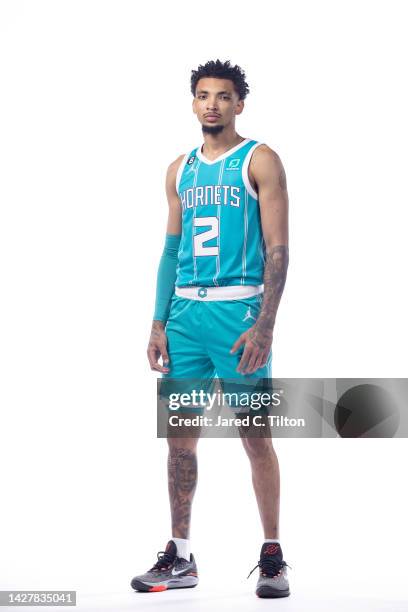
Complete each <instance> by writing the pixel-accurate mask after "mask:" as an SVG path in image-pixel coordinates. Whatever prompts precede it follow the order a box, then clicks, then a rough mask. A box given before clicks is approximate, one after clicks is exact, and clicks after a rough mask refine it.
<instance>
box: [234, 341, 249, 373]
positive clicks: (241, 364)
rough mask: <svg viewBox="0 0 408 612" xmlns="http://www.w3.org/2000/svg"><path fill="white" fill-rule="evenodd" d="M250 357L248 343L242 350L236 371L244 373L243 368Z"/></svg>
mask: <svg viewBox="0 0 408 612" xmlns="http://www.w3.org/2000/svg"><path fill="white" fill-rule="evenodd" d="M250 357H251V349H250V348H249V344H248V343H247V344H245V348H244V352H243V353H242V356H241V359H240V361H239V364H238V367H237V372H241V374H245V368H246V366H247V364H248V361H249V359H250Z"/></svg>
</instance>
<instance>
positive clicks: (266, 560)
mask: <svg viewBox="0 0 408 612" xmlns="http://www.w3.org/2000/svg"><path fill="white" fill-rule="evenodd" d="M285 566H286V567H290V565H288V564H287V563H286V561H279V559H275V558H274V557H272V556H265V557H263V558H261V559H259V561H258V563H257V564H256V565H255V567H254V568H253V569H252V570H251V571H250V572H249V574H248V576H247V578H249V577H250V575H251V574H252V572H254V571H255V570H256V568H257V567H259V568H260V570H261V572H262V573H263V574H266V575H267V576H269V577H270V578H273V577H274V576H276V575H277V574H279V572H280V571H281V569H283V568H284V567H285ZM290 569H292V568H290Z"/></svg>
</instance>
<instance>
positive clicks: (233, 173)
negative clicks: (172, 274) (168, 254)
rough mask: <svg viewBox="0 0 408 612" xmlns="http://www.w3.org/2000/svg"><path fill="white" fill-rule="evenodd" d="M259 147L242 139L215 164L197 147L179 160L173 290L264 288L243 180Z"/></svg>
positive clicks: (254, 210)
mask: <svg viewBox="0 0 408 612" xmlns="http://www.w3.org/2000/svg"><path fill="white" fill-rule="evenodd" d="M260 144H261V143H260V142H257V141H256V140H251V139H250V138H245V140H243V141H242V142H240V143H239V144H238V145H236V146H235V147H233V148H232V149H229V150H228V151H226V152H225V153H223V154H222V155H219V156H218V157H217V158H216V159H214V160H209V159H207V158H206V157H205V156H204V154H203V153H202V150H201V149H202V147H201V146H200V147H196V148H195V149H193V150H192V151H190V152H189V153H187V154H186V155H185V156H184V158H183V160H182V162H181V165H180V167H179V169H178V172H177V179H176V188H177V193H178V195H179V198H180V203H181V207H182V235H181V241H180V247H179V251H178V264H177V278H176V286H177V287H190V286H206V287H217V286H225V285H261V284H262V283H263V272H264V262H265V254H266V248H265V242H264V239H263V234H262V226H261V217H260V210H259V203H258V195H257V193H256V191H255V190H254V189H253V187H252V185H251V184H250V182H249V178H248V166H249V162H250V159H251V156H252V153H253V151H254V150H255V148H256V147H257V146H259V145H260Z"/></svg>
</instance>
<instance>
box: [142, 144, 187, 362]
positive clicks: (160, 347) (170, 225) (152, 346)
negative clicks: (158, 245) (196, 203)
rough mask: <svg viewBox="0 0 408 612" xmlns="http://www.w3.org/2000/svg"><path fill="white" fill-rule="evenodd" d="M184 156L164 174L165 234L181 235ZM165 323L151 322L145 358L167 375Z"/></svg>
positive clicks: (167, 360)
mask: <svg viewBox="0 0 408 612" xmlns="http://www.w3.org/2000/svg"><path fill="white" fill-rule="evenodd" d="M183 157H184V155H180V156H179V157H178V158H177V159H176V160H175V161H174V162H172V163H171V164H170V166H169V167H168V169H167V174H166V196H167V203H168V218H167V229H166V233H167V234H181V204H180V200H179V197H178V193H177V190H176V177H177V170H178V168H179V166H180V163H181V161H182V159H183ZM164 330H165V323H164V322H163V321H156V320H153V322H152V329H151V332H150V339H149V344H148V347H147V357H148V360H149V364H150V369H151V370H157V371H159V372H163V373H167V372H168V371H169V368H168V367H166V364H167V363H168V362H169V356H168V352H167V337H166V334H165V331H164ZM160 356H162V358H163V364H165V365H163V366H161V365H160V364H159V358H160Z"/></svg>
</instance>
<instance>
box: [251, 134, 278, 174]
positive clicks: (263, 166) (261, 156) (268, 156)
mask: <svg viewBox="0 0 408 612" xmlns="http://www.w3.org/2000/svg"><path fill="white" fill-rule="evenodd" d="M249 169H250V173H251V175H252V176H253V177H254V178H255V179H257V178H258V177H259V178H262V177H264V176H269V177H270V178H271V179H273V178H277V179H279V177H280V176H281V175H282V174H283V173H284V168H283V163H282V160H281V158H280V156H279V154H278V153H277V151H275V150H274V149H272V148H271V147H269V146H268V145H267V144H265V143H262V144H260V145H258V146H257V147H256V148H255V149H254V151H253V153H252V157H251V161H250V165H249Z"/></svg>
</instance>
